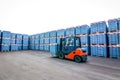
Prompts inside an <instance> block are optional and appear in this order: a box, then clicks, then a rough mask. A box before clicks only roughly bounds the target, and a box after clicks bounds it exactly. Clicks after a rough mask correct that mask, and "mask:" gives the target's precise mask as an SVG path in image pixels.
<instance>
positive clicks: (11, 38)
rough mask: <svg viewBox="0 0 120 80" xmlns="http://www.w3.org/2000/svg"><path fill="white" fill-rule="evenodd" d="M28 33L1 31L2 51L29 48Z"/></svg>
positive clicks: (0, 43) (0, 44) (0, 48)
mask: <svg viewBox="0 0 120 80" xmlns="http://www.w3.org/2000/svg"><path fill="white" fill-rule="evenodd" d="M28 40H29V36H28V35H22V34H15V33H11V32H9V31H0V50H1V51H2V52H8V51H17V50H28V42H29V41H28Z"/></svg>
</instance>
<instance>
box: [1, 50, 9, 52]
mask: <svg viewBox="0 0 120 80" xmlns="http://www.w3.org/2000/svg"><path fill="white" fill-rule="evenodd" d="M1 52H9V50H2V51H1Z"/></svg>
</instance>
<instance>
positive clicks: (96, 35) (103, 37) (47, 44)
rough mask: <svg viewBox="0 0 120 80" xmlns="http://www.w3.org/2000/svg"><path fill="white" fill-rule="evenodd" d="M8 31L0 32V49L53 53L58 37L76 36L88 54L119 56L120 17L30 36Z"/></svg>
mask: <svg viewBox="0 0 120 80" xmlns="http://www.w3.org/2000/svg"><path fill="white" fill-rule="evenodd" d="M0 33H1V32H0ZM5 33H6V32H5ZM9 33H10V32H8V33H7V34H4V31H3V32H2V34H1V35H2V36H1V37H0V38H1V42H0V43H1V50H3V48H4V50H5V51H7V50H8V51H9V50H11V51H12V50H22V49H26V50H28V49H30V50H44V51H51V52H53V53H55V52H56V49H55V46H54V45H56V46H57V44H60V38H63V37H66V36H77V37H79V38H80V41H81V43H80V45H81V47H82V48H86V51H87V54H88V55H92V56H103V57H111V58H120V19H111V20H108V25H107V24H106V22H105V21H100V22H95V23H91V24H90V26H88V25H80V26H76V27H71V28H67V29H61V30H56V31H51V32H45V33H41V34H35V35H30V36H28V35H21V34H14V33H10V34H11V35H9ZM9 36H10V37H9ZM28 38H29V41H28ZM15 46H16V47H15Z"/></svg>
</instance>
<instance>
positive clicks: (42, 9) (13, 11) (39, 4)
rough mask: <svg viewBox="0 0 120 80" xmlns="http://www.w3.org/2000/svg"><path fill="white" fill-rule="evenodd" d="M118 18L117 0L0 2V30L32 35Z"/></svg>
mask: <svg viewBox="0 0 120 80" xmlns="http://www.w3.org/2000/svg"><path fill="white" fill-rule="evenodd" d="M118 17H120V0H0V29H1V30H8V31H11V32H14V33H23V34H25V33H26V34H35V33H42V32H47V31H52V30H58V29H64V28H68V27H75V26H77V25H83V24H88V25H89V24H90V23H92V22H97V21H103V20H108V19H112V18H118Z"/></svg>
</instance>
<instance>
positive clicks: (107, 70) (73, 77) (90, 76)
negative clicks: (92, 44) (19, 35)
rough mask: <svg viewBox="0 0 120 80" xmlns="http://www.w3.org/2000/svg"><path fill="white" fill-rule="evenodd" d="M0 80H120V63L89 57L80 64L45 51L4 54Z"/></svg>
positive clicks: (0, 62) (118, 61)
mask: <svg viewBox="0 0 120 80" xmlns="http://www.w3.org/2000/svg"><path fill="white" fill-rule="evenodd" d="M0 80H120V60H119V59H110V58H103V57H94V56H88V61H87V62H86V63H76V62H74V61H70V60H61V59H58V58H52V57H50V53H49V52H44V51H31V50H29V51H16V52H6V53H1V52H0Z"/></svg>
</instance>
